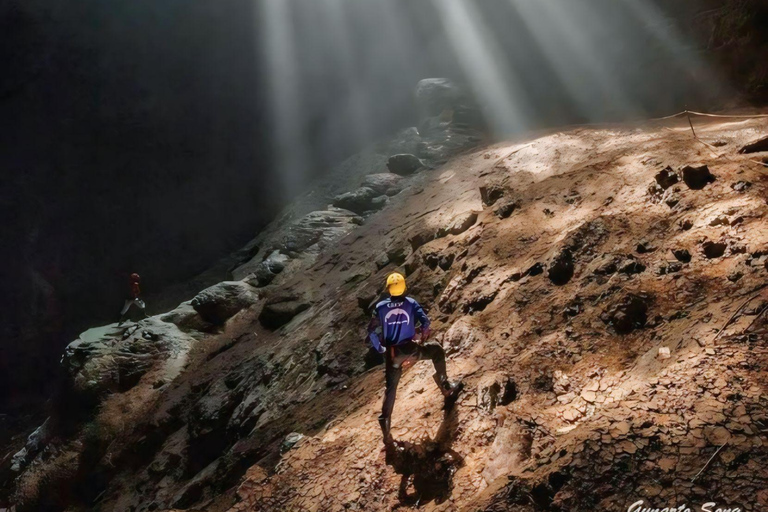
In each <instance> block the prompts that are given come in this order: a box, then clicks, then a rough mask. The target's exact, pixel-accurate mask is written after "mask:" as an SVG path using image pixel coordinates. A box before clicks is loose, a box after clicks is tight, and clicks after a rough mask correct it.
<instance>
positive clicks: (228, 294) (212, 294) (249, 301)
mask: <svg viewBox="0 0 768 512" xmlns="http://www.w3.org/2000/svg"><path fill="white" fill-rule="evenodd" d="M258 299H259V297H258V295H257V294H256V293H255V291H254V289H253V288H252V287H251V286H250V285H248V284H246V283H244V282H242V281H225V282H223V283H219V284H217V285H214V286H211V287H210V288H206V289H205V290H203V291H202V292H200V293H198V294H197V295H196V296H195V298H194V299H192V302H191V305H192V307H193V308H194V309H195V311H197V312H198V313H199V314H200V316H201V317H202V318H203V319H204V320H205V321H207V322H210V323H212V324H214V325H221V324H223V323H224V322H226V321H227V320H229V319H230V318H232V317H233V316H235V314H237V313H239V312H240V311H242V310H243V309H245V308H247V307H250V306H252V305H253V304H255V303H256V301H257V300H258Z"/></svg>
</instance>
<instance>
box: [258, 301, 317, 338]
mask: <svg viewBox="0 0 768 512" xmlns="http://www.w3.org/2000/svg"><path fill="white" fill-rule="evenodd" d="M307 309H309V303H307V302H306V301H304V300H303V299H301V298H300V297H297V296H295V295H287V296H278V297H273V298H271V299H269V300H268V301H267V303H266V304H264V309H262V311H261V314H260V315H259V321H260V322H261V325H263V326H264V327H266V328H267V329H272V330H274V329H278V328H280V327H282V326H284V325H285V324H287V323H288V322H290V321H291V320H293V318H294V317H295V316H296V315H298V314H299V313H301V312H302V311H306V310H307Z"/></svg>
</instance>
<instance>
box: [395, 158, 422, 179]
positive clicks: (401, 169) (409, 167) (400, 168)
mask: <svg viewBox="0 0 768 512" xmlns="http://www.w3.org/2000/svg"><path fill="white" fill-rule="evenodd" d="M422 167H424V162H422V161H421V160H420V159H419V157H417V156H415V155H411V154H407V153H404V154H400V155H393V156H391V157H389V160H388V161H387V169H389V170H390V171H391V172H393V173H395V174H398V175H400V176H410V175H411V174H413V173H415V172H416V171H418V170H419V169H421V168H422Z"/></svg>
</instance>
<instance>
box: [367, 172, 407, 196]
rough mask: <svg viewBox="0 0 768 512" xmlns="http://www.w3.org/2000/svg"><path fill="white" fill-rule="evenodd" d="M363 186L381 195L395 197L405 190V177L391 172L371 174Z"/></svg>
mask: <svg viewBox="0 0 768 512" xmlns="http://www.w3.org/2000/svg"><path fill="white" fill-rule="evenodd" d="M361 186H362V187H364V188H370V189H371V190H373V191H374V192H376V193H378V194H381V195H386V196H394V195H397V194H398V193H399V192H400V191H401V190H402V189H403V177H402V176H399V175H397V174H395V173H391V172H384V173H379V174H369V175H368V176H366V177H365V178H364V179H363V182H362V183H361Z"/></svg>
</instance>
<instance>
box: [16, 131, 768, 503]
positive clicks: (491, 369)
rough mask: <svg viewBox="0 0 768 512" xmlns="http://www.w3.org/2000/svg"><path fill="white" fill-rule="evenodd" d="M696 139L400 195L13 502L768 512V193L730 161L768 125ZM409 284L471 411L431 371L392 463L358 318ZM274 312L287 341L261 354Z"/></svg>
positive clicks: (119, 400)
mask: <svg viewBox="0 0 768 512" xmlns="http://www.w3.org/2000/svg"><path fill="white" fill-rule="evenodd" d="M695 122H696V132H697V134H698V136H699V137H700V138H701V139H700V140H697V139H694V138H693V137H692V134H691V131H690V128H689V127H688V125H687V121H685V120H681V121H673V122H670V123H666V124H663V125H662V124H658V125H652V126H645V127H611V128H594V129H585V128H578V129H574V130H570V131H566V132H557V133H547V134H541V135H540V136H537V137H535V138H528V139H525V140H523V139H521V140H517V141H509V142H505V143H501V144H496V145H493V146H490V147H484V148H481V149H477V150H474V151H470V152H467V153H465V154H464V155H460V156H458V157H456V158H453V159H452V160H450V161H449V162H448V163H447V164H445V165H444V166H441V167H438V168H437V169H433V170H425V171H422V172H420V173H418V174H416V175H415V176H413V177H409V178H408V180H409V181H408V182H407V184H406V185H407V186H406V187H405V188H404V190H403V191H402V192H400V193H399V194H397V195H395V196H393V197H391V198H390V199H389V203H388V204H387V206H386V207H385V208H384V209H383V210H381V211H379V212H378V213H375V214H372V215H370V216H368V217H367V218H366V219H365V221H364V223H363V224H362V225H360V226H357V227H355V228H354V229H353V230H352V231H351V232H349V233H348V234H346V235H345V236H344V237H343V238H341V239H340V240H338V241H335V242H334V243H332V244H328V245H327V246H324V247H320V248H319V249H317V252H316V254H315V256H314V257H313V258H312V259H311V260H307V261H306V265H307V267H306V268H299V267H295V268H291V269H290V270H291V271H287V270H286V271H285V272H283V273H281V274H279V275H277V277H275V279H274V281H272V282H271V284H269V285H268V286H266V287H264V288H260V289H259V292H258V293H259V299H258V302H257V303H256V304H255V305H254V306H252V307H250V308H248V309H245V310H243V311H241V312H240V313H238V314H236V315H235V316H234V317H233V318H231V319H230V320H229V321H228V323H227V324H226V325H225V326H224V327H223V328H221V329H220V330H218V331H215V332H214V333H213V334H211V335H209V336H208V337H206V338H204V341H201V342H199V343H197V344H196V345H195V346H194V347H193V348H192V349H191V350H190V352H189V355H188V360H187V362H186V364H185V367H184V369H183V371H181V372H180V374H179V375H178V376H177V377H175V378H174V379H173V380H172V382H162V383H160V384H158V382H157V381H156V380H154V379H156V378H157V377H156V375H155V376H154V377H153V375H152V373H151V372H150V373H148V374H146V375H145V376H144V377H142V379H141V380H140V381H139V382H138V384H136V385H135V386H134V387H132V388H131V389H129V390H126V391H122V392H116V393H113V394H111V395H109V396H108V397H107V398H106V399H104V400H103V402H102V403H101V405H100V407H99V409H98V412H97V413H96V417H95V419H93V420H92V421H90V423H88V425H89V427H88V428H90V429H91V430H88V431H87V432H86V431H85V430H86V428H85V427H83V430H81V431H79V433H76V434H74V435H73V436H72V437H71V438H69V440H67V439H63V440H59V441H58V442H57V443H52V444H51V446H54V445H55V446H56V449H55V450H52V449H46V450H48V451H47V453H48V455H47V456H46V458H45V459H44V460H37V459H36V460H35V462H33V463H32V464H31V465H30V466H29V468H28V469H27V470H26V471H24V472H22V473H21V475H20V476H19V477H18V479H17V486H18V489H19V490H18V491H16V494H15V496H16V500H17V503H19V506H20V507H22V505H23V504H24V503H25V501H24V500H25V499H27V500H28V501H27V502H26V503H31V501H29V498H27V497H28V496H31V495H33V494H34V492H33V490H34V489H38V490H39V487H40V486H41V485H43V483H44V482H51V481H54V482H62V481H68V482H70V483H69V484H68V485H69V487H67V488H68V489H69V491H68V492H69V493H70V494H69V496H70V499H69V501H68V502H67V503H68V505H67V506H68V507H69V508H68V509H69V510H72V511H75V510H91V509H93V510H135V511H139V510H206V511H207V510H211V511H227V510H229V511H242V512H245V511H272V510H274V511H285V510H290V511H294V510H295V511H343V510H366V511H368V510H395V509H398V510H416V509H419V510H467V511H476V510H490V511H500V510H531V511H534V510H617V511H618V510H627V509H628V507H629V506H630V505H631V504H633V503H635V502H637V501H639V500H644V502H645V504H646V506H653V507H659V508H663V507H665V506H679V505H683V504H688V506H689V507H692V509H693V506H697V507H699V506H701V505H703V504H704V503H707V502H716V503H718V505H720V506H728V507H740V508H741V509H742V510H757V509H759V508H760V506H761V505H762V506H765V505H768V491H766V489H768V469H766V468H768V437H766V432H767V431H768V407H767V405H768V404H767V403H766V397H765V395H766V393H765V392H766V379H767V377H766V375H767V374H766V372H765V367H766V365H768V349H767V348H766V335H765V333H766V332H767V331H766V325H764V324H765V322H766V321H765V320H764V316H763V313H764V310H765V308H766V306H767V305H768V290H766V289H765V286H766V283H767V281H766V277H767V271H766V260H768V224H766V222H765V220H764V218H765V215H766V213H767V212H768V205H766V197H768V195H767V194H766V191H767V189H766V187H768V183H767V182H766V178H765V172H766V167H765V165H764V164H763V163H761V159H760V156H762V155H747V154H740V153H739V150H740V149H741V148H742V147H743V146H745V145H747V144H748V143H751V142H754V141H756V140H758V139H760V138H762V137H764V136H765V134H766V132H767V131H768V122H766V120H765V119H754V120H749V119H739V120H729V119H724V120H723V119H717V120H707V121H703V120H696V121H695ZM686 166H690V167H691V168H695V169H699V168H701V167H702V166H707V169H708V171H709V173H711V177H707V176H704V178H701V177H699V178H701V179H700V180H698V181H697V180H696V178H695V177H692V176H693V175H692V174H691V172H692V171H685V172H684V171H683V169H684V168H686ZM662 171H664V172H662ZM657 175H658V176H659V178H658V179H657ZM692 180H693V181H692ZM690 183H693V186H691V185H690ZM481 189H482V193H481ZM473 212H474V213H476V214H477V215H476V220H474V222H470V220H471V218H472V217H473ZM685 251H687V257H686V255H685ZM400 256H402V259H404V261H402V259H400ZM388 260H392V261H394V262H396V263H402V265H401V266H399V267H398V266H396V265H395V263H392V262H388ZM398 260H400V261H398ZM302 261H305V260H302ZM397 268H399V269H404V271H405V272H406V273H407V281H408V284H409V292H410V294H411V295H412V296H414V297H415V298H417V299H418V300H419V301H420V302H421V303H422V305H424V307H425V310H426V311H427V312H428V314H429V316H430V317H431V318H432V319H433V321H434V324H433V327H434V333H435V334H434V339H436V340H437V341H440V342H441V343H442V344H443V346H444V347H445V348H446V350H447V352H448V354H449V358H448V372H449V375H450V376H451V377H452V378H461V379H463V380H464V382H465V384H466V388H465V391H464V393H463V395H462V397H461V398H460V400H459V401H458V403H457V404H456V406H455V407H454V408H452V409H450V410H448V411H443V410H442V409H441V406H442V403H443V402H442V397H441V396H440V395H439V392H438V390H437V389H436V387H435V385H434V382H433V380H432V368H431V367H430V365H431V363H429V362H419V363H417V364H415V365H414V366H413V367H412V368H410V369H408V370H407V371H405V372H404V374H403V378H402V380H401V382H400V387H399V393H398V401H397V404H396V407H395V412H394V416H393V420H392V425H393V435H394V437H395V439H396V440H397V441H398V445H397V447H396V448H395V449H390V450H384V449H383V444H382V441H381V432H380V430H379V426H378V424H377V421H376V418H377V416H378V413H379V407H380V401H381V398H382V392H383V369H382V366H381V365H378V366H374V364H375V358H373V357H371V354H370V353H366V347H365V345H364V343H363V339H364V337H365V326H366V324H367V314H366V312H365V311H364V307H366V306H367V305H368V304H369V303H370V301H371V300H372V299H374V298H375V296H376V295H377V294H378V293H379V292H380V291H381V288H382V283H383V282H384V279H385V277H386V275H387V274H388V273H389V272H391V271H392V270H395V269H397ZM265 304H266V305H267V306H266V308H273V309H275V308H281V309H280V314H283V315H284V314H286V313H285V311H288V313H287V314H288V317H289V318H290V317H292V319H291V320H290V321H288V323H286V324H285V325H283V326H282V327H279V328H277V329H276V330H269V329H266V328H265V327H263V326H262V324H263V323H264V322H263V319H264V316H263V315H264V308H265ZM361 306H362V307H361ZM260 317H261V318H262V322H260V321H259V318H260ZM267 325H270V327H272V328H274V325H273V324H269V323H267ZM94 426H98V429H96V432H93V430H94V428H95V427H94ZM292 432H295V433H298V434H301V436H290V437H291V439H289V440H290V441H291V442H287V441H286V436H287V435H288V434H290V433H292ZM88 436H91V437H88ZM89 439H91V440H90V441H89ZM92 439H96V441H93V440H92ZM293 441H296V442H295V444H294V443H293ZM89 443H90V444H89ZM83 444H85V445H86V446H92V445H93V444H95V445H97V446H98V449H96V448H91V449H84V448H83ZM73 457H74V458H77V459H78V460H79V461H80V462H79V465H78V466H76V468H78V469H77V471H80V473H79V475H80V476H77V477H70V478H69V480H67V479H66V478H64V477H62V476H61V474H62V472H66V471H72V467H73V466H72V464H71V463H70V462H69V460H70V459H71V458H73ZM87 457H90V459H87ZM86 459H87V460H88V463H87V464H86V463H85V462H84V460H86ZM84 468H85V469H84ZM78 478H79V479H80V480H78ZM78 481H80V482H85V481H87V482H89V483H88V485H84V484H82V483H81V484H78V485H79V486H80V487H78V485H75V484H71V482H78ZM36 486H37V487H36ZM82 487H87V488H88V490H83V488H82ZM73 489H74V490H73ZM72 495H74V496H76V497H77V500H71V496H72ZM73 502H77V503H79V505H73V504H72V503H73ZM53 503H54V505H50V504H49V505H50V506H51V507H54V506H55V500H54V501H53ZM51 509H52V510H55V507H54V508H51ZM713 510H714V509H713Z"/></svg>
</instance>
